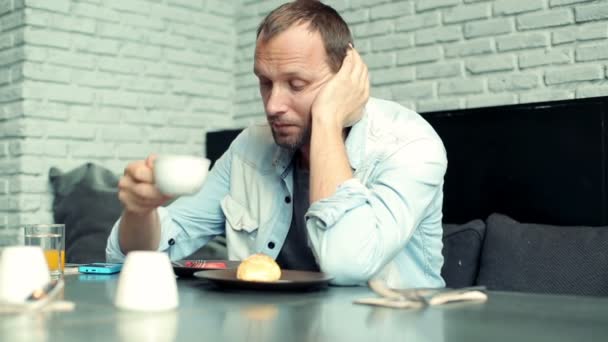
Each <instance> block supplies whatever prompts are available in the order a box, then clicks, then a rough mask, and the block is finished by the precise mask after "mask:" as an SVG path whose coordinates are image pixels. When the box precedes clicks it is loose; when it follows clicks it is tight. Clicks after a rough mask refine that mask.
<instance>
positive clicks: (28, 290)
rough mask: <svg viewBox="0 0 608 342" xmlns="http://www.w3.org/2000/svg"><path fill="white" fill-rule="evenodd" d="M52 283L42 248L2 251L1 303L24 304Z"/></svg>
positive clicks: (6, 248)
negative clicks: (30, 296)
mask: <svg viewBox="0 0 608 342" xmlns="http://www.w3.org/2000/svg"><path fill="white" fill-rule="evenodd" d="M50 281H51V275H50V273H49V266H48V265H47V263H46V259H45V258H44V253H43V252H42V249H41V248H40V247H37V246H10V247H5V248H3V249H2V250H1V251H0V301H4V302H9V303H22V302H24V301H25V300H26V299H27V297H28V296H29V295H31V294H32V292H34V291H35V290H37V289H41V288H43V287H44V286H45V285H46V284H48V283H49V282H50Z"/></svg>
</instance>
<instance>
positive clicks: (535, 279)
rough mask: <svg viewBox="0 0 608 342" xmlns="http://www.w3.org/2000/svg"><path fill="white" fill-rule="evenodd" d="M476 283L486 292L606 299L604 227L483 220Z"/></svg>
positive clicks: (607, 275) (607, 236)
mask: <svg viewBox="0 0 608 342" xmlns="http://www.w3.org/2000/svg"><path fill="white" fill-rule="evenodd" d="M486 223H487V227H486V239H485V243H484V246H483V249H482V254H481V263H480V269H479V276H478V280H477V282H478V283H479V284H480V285H486V286H487V287H488V288H489V289H492V290H505V291H524V292H538V293H555V294H576V295H608V227H581V226H551V225H545V224H531V223H519V222H517V221H515V220H513V219H511V218H509V217H507V216H505V215H500V214H492V215H490V217H489V218H488V220H487V222H486Z"/></svg>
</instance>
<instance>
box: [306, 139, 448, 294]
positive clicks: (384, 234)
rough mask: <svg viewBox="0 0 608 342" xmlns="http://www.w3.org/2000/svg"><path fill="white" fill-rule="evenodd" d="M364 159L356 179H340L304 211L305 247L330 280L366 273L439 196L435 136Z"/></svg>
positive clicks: (440, 159)
mask: <svg viewBox="0 0 608 342" xmlns="http://www.w3.org/2000/svg"><path fill="white" fill-rule="evenodd" d="M369 163H370V165H368V170H367V171H365V172H363V174H364V175H365V176H357V177H363V178H362V179H359V178H353V179H349V180H347V181H345V182H344V183H342V184H341V185H340V186H339V187H338V188H337V190H336V192H335V193H334V194H333V195H332V196H330V197H328V198H325V199H322V200H320V201H317V202H315V203H313V204H312V205H311V206H310V208H309V210H308V212H307V214H306V219H307V230H308V236H309V239H310V244H311V247H312V249H313V251H314V252H315V255H316V257H317V259H318V261H319V264H320V267H321V269H322V270H323V271H324V272H327V273H329V274H331V275H333V276H334V283H336V284H343V285H353V284H359V283H362V282H365V281H367V280H369V279H370V278H372V277H373V276H374V275H375V274H376V273H377V272H379V271H380V270H381V269H382V268H383V267H384V266H385V265H386V264H387V263H388V262H389V261H390V260H392V259H393V258H394V257H395V255H396V254H397V253H399V252H400V251H403V249H404V248H405V245H406V244H407V242H408V240H409V238H410V237H411V235H412V234H413V232H414V230H415V229H417V227H418V226H419V225H420V222H421V221H422V220H423V219H424V218H425V216H426V215H427V208H429V207H431V206H433V204H436V203H434V202H435V201H437V200H441V198H442V196H438V194H441V193H442V191H443V177H444V174H445V171H446V168H447V159H446V156H445V150H444V148H443V144H442V143H441V141H440V140H439V139H430V138H429V139H418V140H415V141H412V142H410V143H408V144H406V145H405V146H402V147H400V148H398V149H397V150H396V151H395V152H394V153H392V154H390V155H389V156H387V157H386V158H382V159H378V160H376V161H370V162H369Z"/></svg>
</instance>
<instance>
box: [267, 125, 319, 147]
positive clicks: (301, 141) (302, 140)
mask: <svg viewBox="0 0 608 342" xmlns="http://www.w3.org/2000/svg"><path fill="white" fill-rule="evenodd" d="M271 131H272V137H273V138H274V142H275V143H276V144H277V145H278V146H280V147H282V148H285V149H288V150H290V151H292V152H295V151H297V150H298V149H299V148H300V147H302V146H304V145H306V144H308V143H309V142H310V133H311V131H310V125H308V126H306V127H305V128H304V130H303V131H301V132H300V133H299V134H298V135H297V136H295V137H291V136H290V137H289V138H290V139H289V141H285V139H284V138H282V137H281V136H279V135H278V133H277V132H275V131H274V130H273V129H272V128H271Z"/></svg>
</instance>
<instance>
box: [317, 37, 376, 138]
mask: <svg viewBox="0 0 608 342" xmlns="http://www.w3.org/2000/svg"><path fill="white" fill-rule="evenodd" d="M368 98H369V74H368V71H367V66H366V65H365V63H364V62H363V59H361V56H360V55H359V53H358V52H357V51H356V50H355V49H354V48H352V47H351V48H350V49H349V50H348V52H347V54H346V57H345V58H344V62H343V63H342V67H341V68H340V70H339V71H338V72H337V73H336V74H335V75H334V76H333V77H332V78H331V79H330V80H329V81H328V82H327V83H326V84H325V85H324V86H323V88H322V89H321V90H320V91H319V93H318V94H317V97H316V98H315V100H314V102H313V104H312V109H311V112H312V116H313V121H316V122H323V123H324V124H329V125H334V126H335V127H336V128H339V129H340V130H341V129H342V128H344V127H349V126H352V125H353V124H355V123H356V122H357V121H359V119H361V116H362V115H363V111H362V109H363V107H364V106H365V104H366V103H367V99H368ZM313 129H314V128H313Z"/></svg>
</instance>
